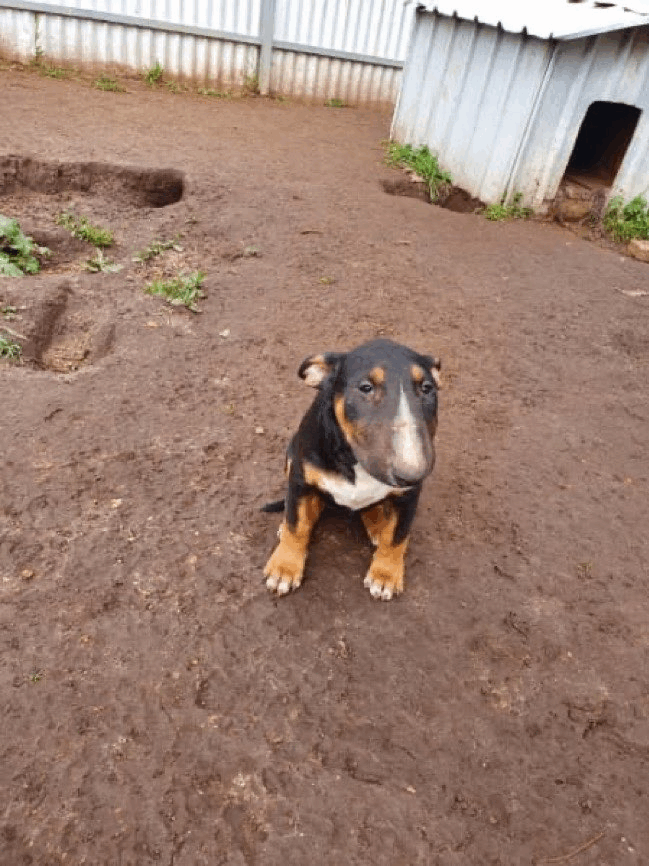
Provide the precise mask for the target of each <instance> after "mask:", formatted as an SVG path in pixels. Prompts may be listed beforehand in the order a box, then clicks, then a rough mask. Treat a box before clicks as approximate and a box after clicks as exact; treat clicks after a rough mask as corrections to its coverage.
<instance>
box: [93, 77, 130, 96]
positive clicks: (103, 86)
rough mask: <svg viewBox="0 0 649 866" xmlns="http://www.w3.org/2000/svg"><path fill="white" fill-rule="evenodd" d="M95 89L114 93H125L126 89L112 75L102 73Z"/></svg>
mask: <svg viewBox="0 0 649 866" xmlns="http://www.w3.org/2000/svg"><path fill="white" fill-rule="evenodd" d="M95 87H96V88H97V90H110V91H112V92H113V93H124V88H123V87H122V85H121V84H120V83H119V81H118V80H117V79H116V78H113V77H112V76H111V75H106V73H102V74H101V75H100V76H99V78H98V79H97V80H96V81H95Z"/></svg>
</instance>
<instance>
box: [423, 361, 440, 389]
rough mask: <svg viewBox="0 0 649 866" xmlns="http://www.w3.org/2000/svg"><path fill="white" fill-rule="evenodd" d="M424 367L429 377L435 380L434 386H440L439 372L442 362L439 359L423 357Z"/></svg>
mask: <svg viewBox="0 0 649 866" xmlns="http://www.w3.org/2000/svg"><path fill="white" fill-rule="evenodd" d="M423 362H424V367H425V368H426V369H427V370H428V371H429V372H430V375H431V376H432V377H433V379H434V380H435V384H436V385H438V386H439V384H440V378H441V377H440V375H439V374H440V370H441V369H442V362H441V361H440V359H439V358H434V357H433V356H432V355H424V356H423Z"/></svg>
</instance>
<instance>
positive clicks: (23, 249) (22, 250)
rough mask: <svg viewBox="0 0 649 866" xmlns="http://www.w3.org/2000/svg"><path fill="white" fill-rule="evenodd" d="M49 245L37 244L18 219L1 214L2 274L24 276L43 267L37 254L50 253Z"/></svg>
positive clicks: (0, 261) (0, 265) (0, 260)
mask: <svg viewBox="0 0 649 866" xmlns="http://www.w3.org/2000/svg"><path fill="white" fill-rule="evenodd" d="M49 252H50V251H49V250H48V249H47V247H39V246H37V245H36V244H35V243H34V241H33V240H32V239H31V238H28V237H27V236H26V235H24V234H23V233H22V231H21V230H20V225H19V224H18V220H15V219H12V218H11V217H6V216H3V215H2V214H0V276H1V277H22V276H23V275H24V274H36V273H38V271H40V269H41V263H40V262H39V260H38V258H37V256H47V255H49Z"/></svg>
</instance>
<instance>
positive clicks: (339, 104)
mask: <svg viewBox="0 0 649 866" xmlns="http://www.w3.org/2000/svg"><path fill="white" fill-rule="evenodd" d="M325 108H347V104H346V103H345V102H344V100H342V99H338V98H337V97H335V96H332V98H331V99H328V100H327V101H326V102H325Z"/></svg>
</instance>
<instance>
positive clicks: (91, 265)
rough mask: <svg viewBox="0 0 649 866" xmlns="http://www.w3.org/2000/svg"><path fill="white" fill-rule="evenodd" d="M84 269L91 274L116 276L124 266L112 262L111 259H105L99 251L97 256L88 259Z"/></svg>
mask: <svg viewBox="0 0 649 866" xmlns="http://www.w3.org/2000/svg"><path fill="white" fill-rule="evenodd" d="M84 267H85V269H86V270H87V271H90V273H91V274H98V273H102V274H115V273H117V272H118V271H121V270H122V267H123V265H118V264H117V263H116V262H111V260H110V259H106V258H104V254H103V252H102V251H101V250H100V249H98V250H97V255H95V256H94V257H93V258H91V259H88V260H87V261H86V263H85V265H84Z"/></svg>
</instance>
